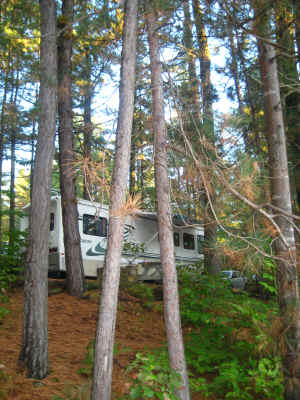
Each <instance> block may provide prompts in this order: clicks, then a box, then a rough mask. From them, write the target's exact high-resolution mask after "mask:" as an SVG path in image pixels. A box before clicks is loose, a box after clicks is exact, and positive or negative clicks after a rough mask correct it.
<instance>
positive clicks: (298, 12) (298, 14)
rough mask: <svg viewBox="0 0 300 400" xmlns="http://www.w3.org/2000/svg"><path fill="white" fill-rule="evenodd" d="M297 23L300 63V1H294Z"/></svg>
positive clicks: (297, 44)
mask: <svg viewBox="0 0 300 400" xmlns="http://www.w3.org/2000/svg"><path fill="white" fill-rule="evenodd" d="M292 4H293V8H294V21H295V24H294V26H295V40H296V46H297V61H298V63H299V62H300V4H299V1H298V0H292Z"/></svg>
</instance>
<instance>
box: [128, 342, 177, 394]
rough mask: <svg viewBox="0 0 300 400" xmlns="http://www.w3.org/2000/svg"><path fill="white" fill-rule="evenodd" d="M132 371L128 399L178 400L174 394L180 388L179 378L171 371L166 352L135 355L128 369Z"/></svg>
mask: <svg viewBox="0 0 300 400" xmlns="http://www.w3.org/2000/svg"><path fill="white" fill-rule="evenodd" d="M132 370H134V371H136V372H135V373H134V374H133V377H134V378H133V385H132V387H131V390H130V394H129V399H133V400H134V399H160V400H165V399H170V400H177V399H178V398H177V397H176V396H175V394H174V392H175V391H176V389H178V388H179V387H180V384H181V378H180V375H179V374H178V373H176V372H175V371H172V370H171V368H170V366H169V362H168V355H167V351H166V350H163V351H159V352H158V351H154V352H151V353H147V354H141V353H137V355H136V359H135V360H134V361H133V362H132V363H131V365H130V366H129V368H128V371H132Z"/></svg>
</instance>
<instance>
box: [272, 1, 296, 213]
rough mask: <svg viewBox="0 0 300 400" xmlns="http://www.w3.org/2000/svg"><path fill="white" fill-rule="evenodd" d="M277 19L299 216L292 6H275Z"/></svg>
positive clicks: (294, 199) (275, 3) (290, 156)
mask: <svg viewBox="0 0 300 400" xmlns="http://www.w3.org/2000/svg"><path fill="white" fill-rule="evenodd" d="M274 10H275V15H276V28H277V29H276V30H277V42H278V44H279V45H280V46H281V48H284V49H285V52H286V53H288V54H290V56H293V57H286V54H284V55H281V54H280V53H279V54H278V56H277V66H278V75H279V80H280V83H281V94H282V96H281V98H282V99H283V112H284V120H285V125H286V128H287V129H286V131H287V141H288V148H287V151H288V158H289V164H290V169H289V170H290V176H291V182H292V183H293V184H292V185H291V186H292V198H293V203H294V204H296V205H297V207H295V208H296V210H297V211H298V213H299V212H300V165H299V159H300V114H299V107H300V93H299V90H298V88H299V85H300V81H299V74H298V71H297V62H296V55H295V42H294V36H293V34H292V31H291V29H290V26H291V25H292V21H293V19H292V18H293V13H292V5H291V4H289V3H283V2H282V1H279V0H277V1H275V2H274Z"/></svg>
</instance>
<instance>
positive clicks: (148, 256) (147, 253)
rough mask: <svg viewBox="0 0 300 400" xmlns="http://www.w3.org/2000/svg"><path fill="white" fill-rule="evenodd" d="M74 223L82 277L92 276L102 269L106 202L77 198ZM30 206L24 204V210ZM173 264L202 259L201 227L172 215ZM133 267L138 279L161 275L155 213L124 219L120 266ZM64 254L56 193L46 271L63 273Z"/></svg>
mask: <svg viewBox="0 0 300 400" xmlns="http://www.w3.org/2000/svg"><path fill="white" fill-rule="evenodd" d="M77 204H78V214H79V218H78V223H79V232H80V237H81V250H82V257H83V267H84V273H85V276H88V277H96V276H97V275H98V273H99V270H101V268H103V265H104V258H105V252H106V246H107V234H108V229H109V209H108V206H106V205H101V204H99V203H94V202H91V201H87V200H78V203H77ZM26 210H28V211H29V210H30V206H26V207H25V211H26ZM173 223H174V249H175V259H176V263H177V264H178V265H179V264H181V265H191V264H195V263H196V262H199V261H200V260H202V259H203V254H202V253H203V251H202V243H203V228H202V227H200V226H191V225H190V226H189V225H186V224H185V223H183V220H182V218H178V217H177V218H176V217H174V218H173ZM27 227H28V216H27V217H24V218H23V219H22V220H21V230H25V229H26V228H27ZM125 266H135V267H136V268H135V271H136V274H137V277H138V278H139V279H142V280H147V279H148V280H149V279H158V278H160V277H161V266H160V249H159V238H158V228H157V216H156V214H155V213H152V212H145V211H141V212H139V213H138V214H137V215H134V216H129V217H127V218H126V223H125V229H124V247H123V252H122V259H121V267H125ZM65 270H66V266H65V253H64V240H63V225H62V211H61V198H60V196H54V197H51V206H50V231H49V271H50V272H56V273H57V272H59V273H61V272H64V271H65Z"/></svg>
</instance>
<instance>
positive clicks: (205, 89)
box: [193, 0, 221, 275]
mask: <svg viewBox="0 0 300 400" xmlns="http://www.w3.org/2000/svg"><path fill="white" fill-rule="evenodd" d="M193 13H194V18H195V25H196V31H197V40H198V46H199V50H200V56H199V59H200V82H201V94H202V105H203V132H204V136H205V137H206V139H207V140H208V141H209V142H210V143H212V145H215V132H214V113H213V108H212V104H213V96H212V84H211V77H210V69H211V61H210V54H209V49H208V42H207V36H206V32H205V26H204V21H203V11H202V7H201V3H200V0H193ZM200 152H201V153H202V154H203V155H204V157H206V154H207V153H210V155H209V157H214V155H213V154H212V152H210V151H209V150H208V149H200ZM200 152H199V157H201V155H200ZM208 195H209V196H210V201H209V200H208ZM201 200H202V204H203V207H204V245H203V249H204V266H205V269H206V270H207V272H208V273H209V274H212V275H217V274H219V273H220V271H221V261H220V257H219V255H218V250H217V231H218V227H217V221H216V220H215V218H214V215H213V212H212V209H211V207H214V206H215V200H216V193H215V192H214V190H213V189H212V192H211V193H205V194H204V195H203V196H202V199H201Z"/></svg>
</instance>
